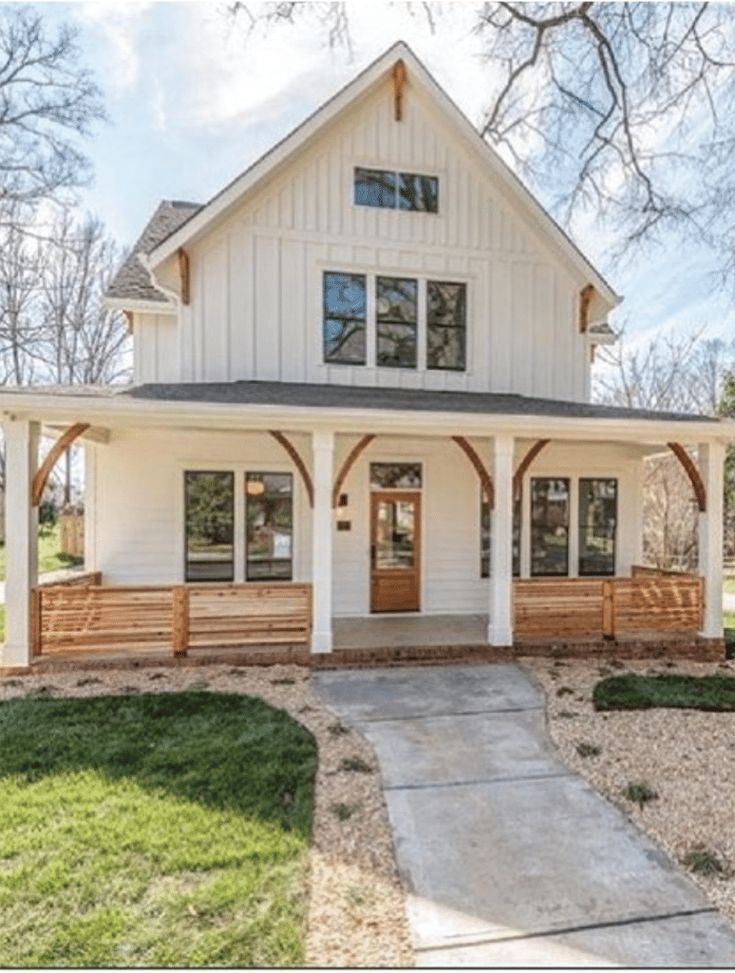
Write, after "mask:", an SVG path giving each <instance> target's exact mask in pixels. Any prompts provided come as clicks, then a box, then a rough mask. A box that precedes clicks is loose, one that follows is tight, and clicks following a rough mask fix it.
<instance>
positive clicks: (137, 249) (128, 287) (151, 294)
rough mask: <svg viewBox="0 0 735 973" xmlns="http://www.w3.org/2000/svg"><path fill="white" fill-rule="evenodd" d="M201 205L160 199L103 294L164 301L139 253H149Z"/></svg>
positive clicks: (134, 299) (129, 298)
mask: <svg viewBox="0 0 735 973" xmlns="http://www.w3.org/2000/svg"><path fill="white" fill-rule="evenodd" d="M200 209H201V204H200V203H186V202H183V201H182V200H178V199H164V200H162V201H161V202H160V203H159V204H158V207H157V209H156V211H155V213H154V214H153V216H152V217H151V218H150V219H149V220H148V222H147V224H146V226H145V229H144V230H143V232H142V233H141V235H140V237H139V238H138V240H137V241H136V243H135V246H134V247H133V248H132V250H131V251H130V253H129V254H128V257H127V259H126V260H125V262H124V263H123V265H122V267H120V269H119V270H118V272H117V273H116V274H115V276H114V278H113V279H112V283H111V284H110V286H109V287H108V288H107V293H106V296H107V297H115V298H122V299H123V300H125V299H127V300H132V301H160V302H161V303H162V304H165V303H166V298H165V296H164V295H163V294H162V293H161V292H160V291H159V290H157V289H156V288H155V287H154V286H153V285H152V284H151V282H150V278H149V276H148V272H147V271H146V269H145V267H144V266H143V265H142V263H141V262H140V260H139V259H138V254H139V253H150V252H151V250H153V248H154V247H156V246H158V244H159V243H160V242H161V241H162V240H164V239H165V238H166V237H167V236H169V235H170V234H171V233H173V232H174V231H175V230H178V228H179V227H180V226H182V225H183V224H184V223H185V222H186V221H187V220H188V219H189V217H190V216H193V215H194V213H196V212H198V211H199V210H200Z"/></svg>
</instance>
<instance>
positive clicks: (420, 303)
mask: <svg viewBox="0 0 735 973" xmlns="http://www.w3.org/2000/svg"><path fill="white" fill-rule="evenodd" d="M418 283H419V286H418V299H417V302H416V303H417V307H416V368H417V370H418V371H420V372H425V371H426V367H427V360H426V359H427V347H428V338H427V333H428V300H427V296H426V293H427V291H426V280H425V279H424V278H423V277H422V278H419V282H418Z"/></svg>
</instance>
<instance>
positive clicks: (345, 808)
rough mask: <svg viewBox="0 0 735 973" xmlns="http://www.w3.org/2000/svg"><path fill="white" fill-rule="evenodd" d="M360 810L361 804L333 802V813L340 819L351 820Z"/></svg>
mask: <svg viewBox="0 0 735 973" xmlns="http://www.w3.org/2000/svg"><path fill="white" fill-rule="evenodd" d="M359 810H360V805H359V804H345V802H344V801H340V802H339V803H338V804H332V806H331V811H332V814H333V815H334V816H335V817H336V818H337V819H338V820H339V821H349V819H350V818H351V817H352V815H353V814H354V813H355V812H356V811H359Z"/></svg>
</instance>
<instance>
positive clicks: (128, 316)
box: [123, 311, 134, 334]
mask: <svg viewBox="0 0 735 973" xmlns="http://www.w3.org/2000/svg"><path fill="white" fill-rule="evenodd" d="M123 314H124V315H125V320H126V321H127V322H128V334H132V333H133V319H134V315H133V312H132V311H123Z"/></svg>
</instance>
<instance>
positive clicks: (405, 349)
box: [375, 277, 418, 368]
mask: <svg viewBox="0 0 735 973" xmlns="http://www.w3.org/2000/svg"><path fill="white" fill-rule="evenodd" d="M375 296H376V308H377V311H376V317H377V332H376V334H377V339H376V340H377V350H376V362H377V364H378V365H380V366H383V367H388V368H416V354H417V332H418V281H417V280H415V279H412V278H407V277H376V279H375Z"/></svg>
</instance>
